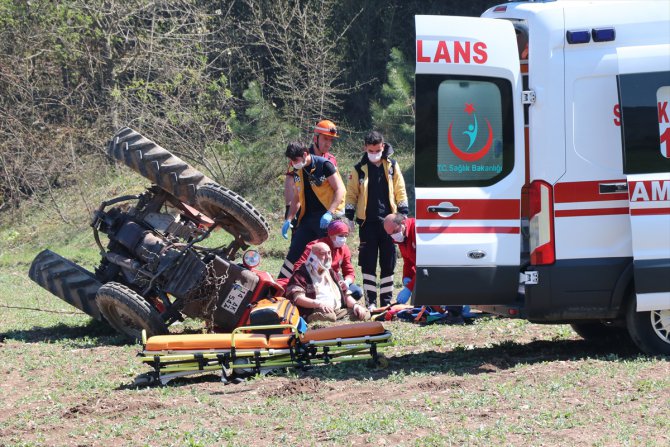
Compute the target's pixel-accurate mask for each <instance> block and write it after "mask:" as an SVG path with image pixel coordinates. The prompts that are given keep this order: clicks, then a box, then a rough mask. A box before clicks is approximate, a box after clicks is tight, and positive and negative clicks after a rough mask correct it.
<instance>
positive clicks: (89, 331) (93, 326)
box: [0, 319, 133, 347]
mask: <svg viewBox="0 0 670 447" xmlns="http://www.w3.org/2000/svg"><path fill="white" fill-rule="evenodd" d="M80 339H84V340H85V342H84V344H83V345H82V346H81V347H98V346H109V345H113V346H122V345H127V344H133V343H131V342H129V341H128V340H127V339H125V338H124V337H123V336H122V335H120V334H118V333H117V332H116V331H115V330H114V329H112V327H111V326H109V325H108V324H106V323H101V322H99V321H97V320H93V319H91V320H90V321H89V322H88V323H86V324H85V325H82V326H72V325H67V324H63V323H59V324H56V325H54V326H34V327H32V328H30V329H22V330H13V331H7V332H2V333H0V340H16V341H22V342H25V343H45V342H46V343H53V342H58V341H64V340H80Z"/></svg>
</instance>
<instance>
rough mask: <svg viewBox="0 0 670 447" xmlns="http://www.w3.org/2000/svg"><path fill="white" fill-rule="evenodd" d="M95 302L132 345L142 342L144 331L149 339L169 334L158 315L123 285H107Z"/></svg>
mask: <svg viewBox="0 0 670 447" xmlns="http://www.w3.org/2000/svg"><path fill="white" fill-rule="evenodd" d="M95 302H96V303H97V304H98V307H99V308H100V313H101V314H102V315H103V316H104V317H105V319H106V320H107V322H108V323H109V324H110V325H111V326H112V327H113V328H114V329H116V330H117V331H118V332H120V333H121V334H123V335H125V336H126V337H128V338H129V339H131V340H133V341H136V340H142V329H144V330H146V331H147V337H151V336H153V335H161V334H167V333H168V328H167V326H166V325H165V322H164V321H163V319H162V318H161V316H160V314H159V313H158V311H156V310H155V309H154V308H153V307H151V306H150V305H149V303H147V302H146V301H145V300H144V298H142V297H141V296H140V295H138V294H137V293H135V292H134V291H132V290H131V289H129V288H128V287H126V286H124V285H122V284H119V283H115V282H108V283H107V284H105V285H103V286H102V287H100V289H99V290H98V293H97V295H96V297H95Z"/></svg>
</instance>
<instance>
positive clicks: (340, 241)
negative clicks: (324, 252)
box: [333, 236, 347, 248]
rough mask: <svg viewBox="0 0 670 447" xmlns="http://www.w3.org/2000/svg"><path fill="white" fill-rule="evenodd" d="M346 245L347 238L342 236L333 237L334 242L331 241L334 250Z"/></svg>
mask: <svg viewBox="0 0 670 447" xmlns="http://www.w3.org/2000/svg"><path fill="white" fill-rule="evenodd" d="M346 243H347V238H346V237H344V236H335V240H334V241H333V245H334V246H335V248H340V247H342V246H344V244H346Z"/></svg>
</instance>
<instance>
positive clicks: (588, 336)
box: [570, 321, 630, 342]
mask: <svg viewBox="0 0 670 447" xmlns="http://www.w3.org/2000/svg"><path fill="white" fill-rule="evenodd" d="M570 327H572V330H573V331H575V332H576V333H577V335H579V336H580V337H582V338H583V339H584V340H586V341H594V342H599V341H610V340H612V339H614V338H616V339H623V338H629V337H628V332H627V331H626V327H625V326H624V327H622V326H612V325H608V324H605V323H603V322H600V321H585V322H579V323H571V324H570ZM629 342H630V339H629Z"/></svg>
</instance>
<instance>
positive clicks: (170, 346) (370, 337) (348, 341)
mask: <svg viewBox="0 0 670 447" xmlns="http://www.w3.org/2000/svg"><path fill="white" fill-rule="evenodd" d="M277 329H280V330H285V329H289V330H290V334H271V335H266V334H265V333H259V332H260V331H263V332H268V331H272V330H277ZM390 340H391V333H390V332H389V331H387V330H385V329H384V326H383V325H382V324H381V323H379V322H368V323H354V324H346V325H341V326H332V327H327V328H322V329H312V330H308V331H307V332H305V333H304V334H299V333H298V331H297V329H296V327H295V326H291V325H266V326H243V327H239V328H236V329H234V330H233V332H232V333H230V334H187V335H158V336H154V337H151V338H149V339H146V336H143V340H142V342H143V345H144V348H143V350H142V352H140V353H139V354H138V355H139V357H140V361H141V362H142V363H145V364H147V365H148V366H151V367H152V368H153V371H152V372H150V373H147V374H143V375H141V376H140V377H138V378H137V379H136V380H135V383H136V384H138V385H139V384H154V383H158V382H160V383H161V385H165V384H167V383H168V382H169V381H170V380H172V379H175V378H177V377H184V376H188V375H192V374H198V373H203V372H213V371H220V372H221V381H222V382H224V383H229V382H236V383H237V382H240V381H241V380H243V379H244V378H246V377H249V376H252V375H257V374H263V373H267V372H268V371H272V370H275V369H280V368H287V367H296V368H301V369H305V368H307V367H310V366H312V365H318V364H329V363H332V362H346V361H353V360H372V361H373V362H374V364H376V365H381V364H382V363H383V361H384V360H383V358H381V357H380V353H379V348H383V347H385V346H388V345H389V344H390Z"/></svg>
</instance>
